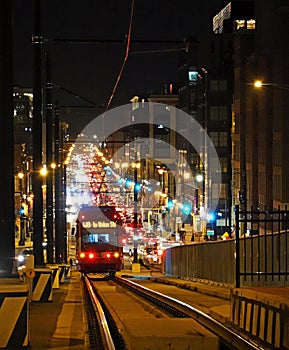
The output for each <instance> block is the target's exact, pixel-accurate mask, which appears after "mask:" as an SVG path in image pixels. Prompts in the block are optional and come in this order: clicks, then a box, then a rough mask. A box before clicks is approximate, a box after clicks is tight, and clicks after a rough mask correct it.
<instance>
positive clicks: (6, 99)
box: [0, 0, 15, 277]
mask: <svg viewBox="0 0 289 350" xmlns="http://www.w3.org/2000/svg"><path fill="white" fill-rule="evenodd" d="M11 7H12V4H11V1H10V0H4V1H2V2H1V9H0V51H1V55H0V81H1V84H0V123H1V128H0V164H1V169H2V171H1V181H0V193H1V197H0V277H10V276H11V275H12V274H13V258H12V257H14V255H15V239H14V235H15V214H14V152H13V148H14V140H13V87H12V84H13V83H12V47H13V45H12V18H11V13H12V9H11Z"/></svg>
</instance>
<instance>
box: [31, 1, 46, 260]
mask: <svg viewBox="0 0 289 350" xmlns="http://www.w3.org/2000/svg"><path fill="white" fill-rule="evenodd" d="M40 16H41V0H34V35H33V37H32V44H33V47H34V72H33V73H34V77H33V173H32V191H33V195H34V202H33V249H34V257H35V265H36V266H37V265H43V264H44V258H43V248H42V241H43V197H42V196H43V194H42V178H41V175H40V169H41V167H42V86H41V81H42V79H41V77H42V74H41V62H42V57H41V54H42V36H41V33H40Z"/></svg>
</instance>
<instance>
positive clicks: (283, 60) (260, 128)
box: [233, 0, 289, 229]
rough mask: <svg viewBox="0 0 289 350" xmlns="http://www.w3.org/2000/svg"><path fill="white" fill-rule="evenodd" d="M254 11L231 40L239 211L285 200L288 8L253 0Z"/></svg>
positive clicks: (269, 206) (283, 203) (285, 202)
mask: <svg viewBox="0 0 289 350" xmlns="http://www.w3.org/2000/svg"><path fill="white" fill-rule="evenodd" d="M255 11H256V21H257V24H258V25H257V26H256V30H255V31H254V32H252V33H249V31H248V30H247V31H246V34H245V36H242V35H239V36H238V37H237V38H236V41H235V52H236V56H235V57H236V59H235V94H234V97H235V99H234V108H233V111H234V113H233V124H234V142H233V149H234V152H233V159H234V174H235V181H234V183H235V189H236V190H235V195H236V194H237V193H236V192H237V191H238V190H239V193H240V195H241V198H239V199H240V201H241V207H242V208H243V209H249V208H251V206H252V207H253V208H254V209H260V210H264V209H277V208H278V207H280V208H281V209H284V208H285V207H286V206H287V205H288V203H289V188H288V186H289V184H288V175H289V164H288V161H287V154H288V118H287V115H288V97H289V96H288V93H289V91H288V87H289V84H288V83H289V76H288V71H289V63H288V48H289V44H288V40H287V38H288V27H287V24H286V19H287V18H288V12H289V7H288V2H287V1H272V0H271V1H266V4H265V3H264V2H262V1H260V0H256V1H255ZM240 34H241V33H240ZM257 79H258V80H260V81H261V82H262V85H261V86H260V87H259V88H258V89H257V88H256V87H255V86H254V82H255V81H256V80H257ZM239 174H240V176H239V177H238V175H239ZM249 229H254V228H249Z"/></svg>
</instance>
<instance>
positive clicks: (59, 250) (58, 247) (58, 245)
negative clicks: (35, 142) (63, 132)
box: [54, 101, 63, 263]
mask: <svg viewBox="0 0 289 350" xmlns="http://www.w3.org/2000/svg"><path fill="white" fill-rule="evenodd" d="M54 142H55V143H54V151H55V163H56V168H55V259H56V263H62V259H63V244H62V234H61V233H62V226H61V216H62V214H61V160H60V150H59V148H60V147H59V107H58V102H57V101H56V102H55V115H54Z"/></svg>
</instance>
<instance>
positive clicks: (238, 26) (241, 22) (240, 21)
mask: <svg viewBox="0 0 289 350" xmlns="http://www.w3.org/2000/svg"><path fill="white" fill-rule="evenodd" d="M244 28H246V21H245V20H244V19H237V20H236V30H239V29H244Z"/></svg>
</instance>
